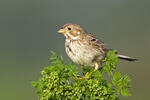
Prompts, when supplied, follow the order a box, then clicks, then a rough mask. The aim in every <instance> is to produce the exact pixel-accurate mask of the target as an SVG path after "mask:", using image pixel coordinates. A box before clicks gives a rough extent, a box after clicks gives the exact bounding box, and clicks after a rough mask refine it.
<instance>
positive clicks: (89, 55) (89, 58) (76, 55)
mask: <svg viewBox="0 0 150 100" xmlns="http://www.w3.org/2000/svg"><path fill="white" fill-rule="evenodd" d="M94 52H95V51H93V50H92V49H91V48H88V47H82V46H78V45H71V46H68V47H67V46H66V53H67V55H68V56H69V57H70V58H71V60H72V61H73V62H75V63H76V64H80V65H83V66H93V59H94V57H95V54H94Z"/></svg>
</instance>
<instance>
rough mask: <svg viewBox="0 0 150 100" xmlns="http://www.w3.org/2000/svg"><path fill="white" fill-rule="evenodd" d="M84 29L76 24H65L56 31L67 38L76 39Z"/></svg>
mask: <svg viewBox="0 0 150 100" xmlns="http://www.w3.org/2000/svg"><path fill="white" fill-rule="evenodd" d="M84 32H85V31H84V29H83V28H82V27H80V26H79V25H77V24H72V23H69V24H65V25H64V26H63V27H62V28H61V29H60V30H59V31H58V33H61V34H64V35H65V37H66V38H67V39H69V38H70V39H77V38H78V37H80V36H81V35H82V34H83V33H84Z"/></svg>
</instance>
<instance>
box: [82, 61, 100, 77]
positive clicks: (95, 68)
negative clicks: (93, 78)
mask: <svg viewBox="0 0 150 100" xmlns="http://www.w3.org/2000/svg"><path fill="white" fill-rule="evenodd" d="M96 70H98V63H95V67H94V71H96ZM88 74H89V72H87V73H86V74H85V76H83V77H82V78H79V79H86V75H88Z"/></svg>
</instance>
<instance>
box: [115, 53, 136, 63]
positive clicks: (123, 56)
mask: <svg viewBox="0 0 150 100" xmlns="http://www.w3.org/2000/svg"><path fill="white" fill-rule="evenodd" d="M116 55H117V56H118V58H119V59H123V60H127V61H137V60H138V59H135V58H132V57H128V56H125V55H120V54H116Z"/></svg>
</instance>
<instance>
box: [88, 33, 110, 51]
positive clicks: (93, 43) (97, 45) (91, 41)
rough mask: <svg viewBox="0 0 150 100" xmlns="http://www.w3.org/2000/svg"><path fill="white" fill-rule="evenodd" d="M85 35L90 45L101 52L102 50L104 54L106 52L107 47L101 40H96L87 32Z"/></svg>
mask: <svg viewBox="0 0 150 100" xmlns="http://www.w3.org/2000/svg"><path fill="white" fill-rule="evenodd" d="M86 36H87V37H86V39H88V41H89V45H91V46H92V47H95V48H96V49H98V50H100V51H101V52H104V53H105V54H107V52H108V51H109V49H108V48H107V47H106V45H105V44H104V43H103V42H102V41H101V40H98V39H97V38H95V37H94V36H93V35H92V34H89V33H88V35H86Z"/></svg>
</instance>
